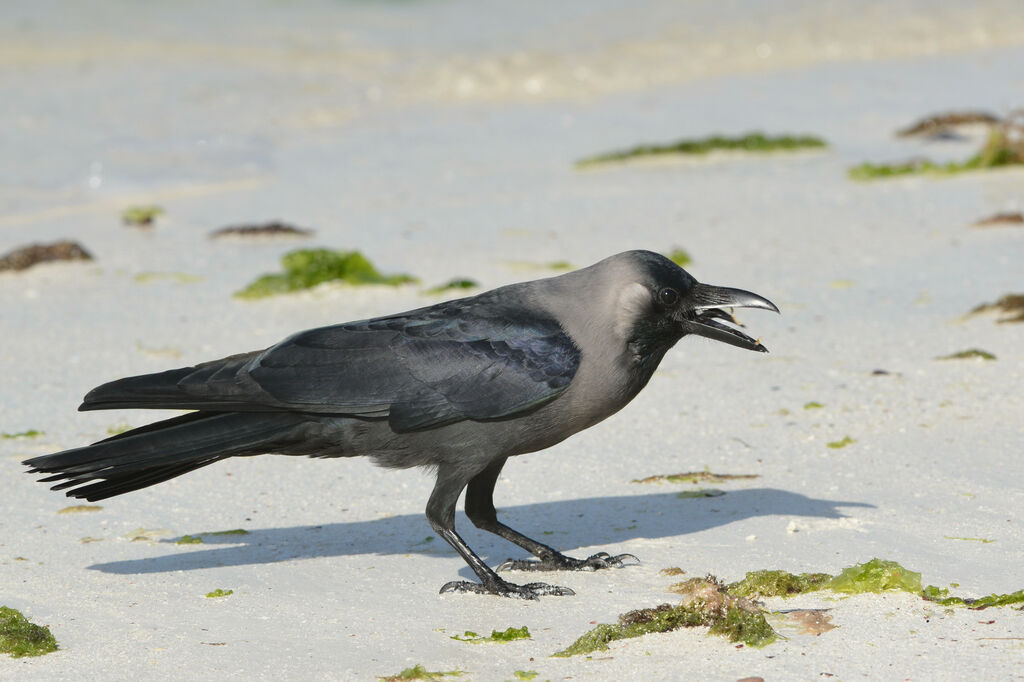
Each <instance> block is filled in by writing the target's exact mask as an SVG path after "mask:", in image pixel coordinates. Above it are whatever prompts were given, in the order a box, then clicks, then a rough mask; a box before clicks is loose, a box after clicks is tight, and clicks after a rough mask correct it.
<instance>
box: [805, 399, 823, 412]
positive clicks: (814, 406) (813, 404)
mask: <svg viewBox="0 0 1024 682" xmlns="http://www.w3.org/2000/svg"><path fill="white" fill-rule="evenodd" d="M823 407H825V406H824V405H822V404H821V403H819V402H816V401H814V400H812V401H810V402H807V403H804V409H805V410H820V409H822V408H823Z"/></svg>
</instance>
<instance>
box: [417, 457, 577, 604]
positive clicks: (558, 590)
mask: <svg viewBox="0 0 1024 682" xmlns="http://www.w3.org/2000/svg"><path fill="white" fill-rule="evenodd" d="M499 468H500V467H499ZM465 487H466V482H465V479H464V477H462V476H457V475H456V472H453V471H451V470H449V469H447V468H446V467H443V466H442V467H441V468H440V469H439V470H438V473H437V483H435V484H434V491H433V492H432V493H431V494H430V500H429V501H428V502H427V520H428V521H429V522H430V525H431V527H432V528H433V529H434V532H436V533H437V534H438V535H440V536H441V537H442V538H444V540H445V542H447V543H448V544H449V545H451V546H452V547H453V548H454V549H455V551H456V552H458V553H459V554H460V555H461V556H462V558H463V559H465V560H466V563H467V564H469V567H470V568H472V569H473V572H474V573H476V575H477V577H478V578H480V582H479V583H474V582H469V581H465V580H455V581H452V582H450V583H447V584H445V585H444V586H443V587H442V588H441V593H442V594H444V593H445V592H475V593H476V594H496V595H498V596H500V597H514V598H518V599H536V598H537V597H539V596H542V595H555V596H564V595H571V594H575V592H573V591H572V590H570V589H569V588H567V587H558V586H556V585H548V584H546V583H530V584H528V585H515V584H513V583H510V582H507V581H506V580H504V579H503V578H501V577H500V576H499V575H498V574H497V573H495V572H494V571H492V570H491V568H490V567H489V566H487V564H485V563H484V562H483V561H482V560H481V559H480V557H478V556H477V555H476V553H475V552H473V550H471V549H470V548H469V545H467V544H466V543H465V541H463V539H462V538H461V537H459V534H458V533H456V532H455V504H456V503H457V502H458V500H459V495H460V494H461V493H462V489H463V488H465Z"/></svg>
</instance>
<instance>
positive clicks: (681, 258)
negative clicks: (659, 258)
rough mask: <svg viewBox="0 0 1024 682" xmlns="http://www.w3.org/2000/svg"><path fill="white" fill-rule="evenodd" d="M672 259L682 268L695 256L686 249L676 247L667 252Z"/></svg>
mask: <svg viewBox="0 0 1024 682" xmlns="http://www.w3.org/2000/svg"><path fill="white" fill-rule="evenodd" d="M665 255H666V256H667V257H668V259H669V260H670V261H672V262H673V263H675V264H676V265H678V266H679V267H681V268H685V267H686V266H687V265H689V264H690V263H692V262H693V258H692V257H691V256H690V253H689V252H688V251H687V250H686V249H681V248H679V247H676V248H674V249H672V250H671V251H669V252H668V253H666V254H665Z"/></svg>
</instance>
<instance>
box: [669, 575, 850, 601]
mask: <svg viewBox="0 0 1024 682" xmlns="http://www.w3.org/2000/svg"><path fill="white" fill-rule="evenodd" d="M831 580H832V576H831V575H829V574H828V573H801V574H799V575H795V574H793V573H789V572H787V571H771V570H769V571H750V572H748V573H747V575H746V576H744V578H743V580H740V581H739V582H735V583H731V584H730V585H729V586H728V588H727V589H728V590H729V594H735V595H736V596H738V597H788V596H791V595H794V594H803V593H804V592H815V591H817V590H823V589H825V588H827V587H828V583H829V581H831ZM669 589H672V588H669Z"/></svg>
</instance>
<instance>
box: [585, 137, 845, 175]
mask: <svg viewBox="0 0 1024 682" xmlns="http://www.w3.org/2000/svg"><path fill="white" fill-rule="evenodd" d="M827 146H828V145H827V144H826V143H825V141H824V140H822V139H821V138H819V137H814V136H813V135H774V136H773V135H765V134H764V133H760V132H753V133H747V134H746V135H738V136H734V137H727V136H724V135H711V136H709V137H703V138H698V139H683V140H679V141H677V142H670V143H667V144H641V145H637V146H636V147H632V148H630V149H622V150H617V151H613V152H608V153H605V154H597V155H595V156H588V157H586V158H584V159H580V160H579V161H577V162H576V168H590V167H593V166H600V165H603V164H607V163H618V162H623V161H632V160H635V159H649V158H658V157H664V156H671V155H704V154H708V153H710V152H714V151H738V152H748V153H755V154H765V153H769V152H789V151H798V150H802V149H823V148H825V147H827Z"/></svg>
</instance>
